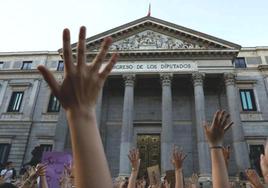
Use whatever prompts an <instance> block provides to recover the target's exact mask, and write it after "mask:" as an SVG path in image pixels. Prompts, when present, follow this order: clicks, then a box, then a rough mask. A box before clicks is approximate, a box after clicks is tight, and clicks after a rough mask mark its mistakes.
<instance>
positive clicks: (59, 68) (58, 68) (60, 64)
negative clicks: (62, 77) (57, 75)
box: [57, 61, 64, 71]
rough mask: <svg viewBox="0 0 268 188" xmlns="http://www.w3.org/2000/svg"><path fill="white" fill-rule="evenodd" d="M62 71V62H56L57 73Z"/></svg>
mask: <svg viewBox="0 0 268 188" xmlns="http://www.w3.org/2000/svg"><path fill="white" fill-rule="evenodd" d="M63 69H64V63H63V61H59V62H58V67H57V71H63Z"/></svg>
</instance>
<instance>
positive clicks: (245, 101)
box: [239, 89, 258, 112]
mask: <svg viewBox="0 0 268 188" xmlns="http://www.w3.org/2000/svg"><path fill="white" fill-rule="evenodd" d="M247 92H249V95H248V93H247ZM242 93H244V95H242ZM239 96H240V102H241V108H242V111H243V112H254V111H257V110H258V109H257V103H256V97H255V93H254V89H239ZM249 98H250V99H251V101H249ZM244 104H245V105H244ZM250 106H251V107H252V108H250Z"/></svg>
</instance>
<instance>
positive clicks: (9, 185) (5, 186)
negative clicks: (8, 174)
mask: <svg viewBox="0 0 268 188" xmlns="http://www.w3.org/2000/svg"><path fill="white" fill-rule="evenodd" d="M0 188H17V187H16V186H15V185H13V184H12V183H2V184H0Z"/></svg>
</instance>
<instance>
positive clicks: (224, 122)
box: [204, 110, 233, 188]
mask: <svg viewBox="0 0 268 188" xmlns="http://www.w3.org/2000/svg"><path fill="white" fill-rule="evenodd" d="M229 117H230V115H229V114H227V113H226V112H225V111H224V110H221V111H217V112H216V113H215V114H214V118H213V121H212V123H211V125H210V126H209V125H208V124H206V125H204V129H205V133H206V137H207V140H208V144H209V147H210V153H211V162H212V184H213V187H214V188H228V187H230V185H229V178H228V172H227V168H226V164H225V161H224V156H223V152H222V147H223V137H224V133H225V132H226V131H227V130H228V129H229V128H230V127H231V126H232V124H233V122H229V121H230V120H229V119H230V118H229Z"/></svg>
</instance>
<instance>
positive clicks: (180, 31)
mask: <svg viewBox="0 0 268 188" xmlns="http://www.w3.org/2000/svg"><path fill="white" fill-rule="evenodd" d="M107 36H110V37H112V38H113V44H112V46H111V47H110V50H111V51H118V52H119V53H130V52H137V51H138V52H140V53H143V52H154V51H158V52H159V51H165V52H167V51H172V52H179V51H182V50H183V53H186V52H187V51H191V52H193V51H213V53H215V52H217V51H228V52H230V51H235V52H238V51H239V50H240V48H241V46H239V45H237V44H234V43H231V42H228V41H225V40H222V39H219V38H216V37H213V36H210V35H207V34H204V33H201V32H198V31H195V30H192V29H188V28H185V27H182V26H179V25H175V24H172V23H169V22H166V21H163V20H160V19H157V18H153V17H150V16H147V17H143V18H141V19H138V20H135V21H133V22H130V23H128V24H125V25H122V26H119V27H117V28H114V29H111V30H108V31H106V32H103V33H100V34H98V35H95V36H93V37H90V38H88V39H87V40H86V46H87V50H88V52H89V53H94V52H97V51H98V49H99V47H100V44H101V42H102V41H103V39H104V38H105V37H107ZM76 46H77V44H76V43H75V44H72V50H73V52H75V51H76ZM60 51H61V50H60Z"/></svg>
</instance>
